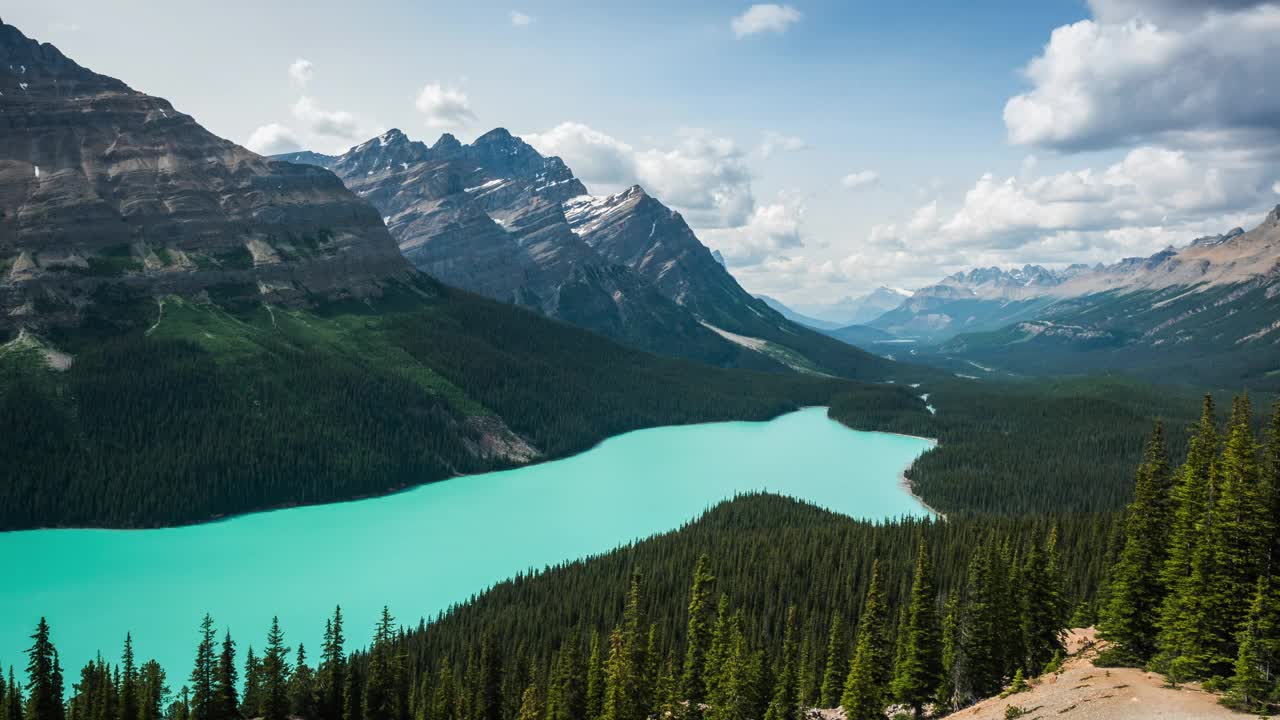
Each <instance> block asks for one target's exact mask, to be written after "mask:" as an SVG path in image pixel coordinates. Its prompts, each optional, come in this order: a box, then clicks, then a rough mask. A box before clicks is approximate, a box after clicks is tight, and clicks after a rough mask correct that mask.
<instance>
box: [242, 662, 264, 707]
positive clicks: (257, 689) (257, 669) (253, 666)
mask: <svg viewBox="0 0 1280 720" xmlns="http://www.w3.org/2000/svg"><path fill="white" fill-rule="evenodd" d="M240 714H241V715H242V716H243V717H245V718H249V719H250V720H252V719H253V718H259V717H262V662H261V661H260V660H258V657H257V656H256V655H254V654H253V646H252V645H250V646H249V649H248V650H247V651H246V652H245V656H244V695H243V696H242V697H241V698H240Z"/></svg>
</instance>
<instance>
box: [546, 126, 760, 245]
mask: <svg viewBox="0 0 1280 720" xmlns="http://www.w3.org/2000/svg"><path fill="white" fill-rule="evenodd" d="M524 138H525V141H526V142H528V143H529V144H530V145H532V146H534V147H535V148H537V149H538V151H539V152H541V153H543V154H546V155H558V156H559V157H560V158H561V159H563V160H564V161H565V163H566V164H567V165H568V166H569V167H570V168H572V169H573V171H574V173H575V174H576V175H577V176H578V177H579V178H581V179H582V180H583V181H584V182H586V183H588V184H589V185H590V184H593V183H598V184H601V185H605V186H609V188H607V189H612V188H616V187H618V186H622V185H629V184H633V183H638V184H640V185H643V186H644V187H645V188H646V189H647V190H649V191H650V192H652V193H653V194H654V196H655V197H657V198H659V199H661V200H662V201H663V202H665V203H668V204H671V205H674V206H676V207H677V208H679V209H680V210H681V211H682V212H684V213H685V214H686V215H688V216H689V221H690V223H691V224H693V225H694V226H695V227H738V226H741V225H743V224H745V223H746V222H747V221H748V219H749V218H750V216H751V213H752V212H753V210H754V209H755V200H754V197H753V196H752V193H751V173H750V171H749V170H748V168H747V165H746V162H745V157H744V155H743V153H742V152H741V150H739V149H738V147H737V146H736V145H735V144H734V142H733V141H732V140H730V139H728V138H724V137H719V136H716V135H713V134H711V133H709V132H707V131H705V130H697V129H693V130H684V131H681V132H680V133H679V134H678V136H677V138H676V139H675V141H674V142H673V143H671V144H670V145H669V146H666V147H660V148H636V147H633V146H632V145H630V144H629V143H626V142H623V141H621V140H618V139H617V138H614V137H612V136H610V135H608V134H606V133H603V132H600V131H598V130H595V129H593V128H591V127H588V126H587V125H583V124H582V123H575V122H565V123H561V124H560V125H557V126H556V127H554V128H552V129H550V130H548V131H546V132H542V133H532V134H526V135H525V136H524Z"/></svg>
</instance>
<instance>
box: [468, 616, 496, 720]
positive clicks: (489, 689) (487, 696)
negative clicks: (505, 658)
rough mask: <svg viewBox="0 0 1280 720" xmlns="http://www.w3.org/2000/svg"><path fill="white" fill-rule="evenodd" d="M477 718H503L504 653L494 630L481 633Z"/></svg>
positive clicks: (486, 719)
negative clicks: (499, 648)
mask: <svg viewBox="0 0 1280 720" xmlns="http://www.w3.org/2000/svg"><path fill="white" fill-rule="evenodd" d="M477 675H478V677H477V678H476V695H475V698H476V699H475V707H474V708H473V710H472V713H473V717H474V718H475V720H502V655H501V654H500V652H499V650H498V643H497V640H496V639H495V638H494V636H493V631H492V630H491V629H488V628H486V629H485V630H484V631H483V632H482V633H481V635H480V663H479V667H478V668H477Z"/></svg>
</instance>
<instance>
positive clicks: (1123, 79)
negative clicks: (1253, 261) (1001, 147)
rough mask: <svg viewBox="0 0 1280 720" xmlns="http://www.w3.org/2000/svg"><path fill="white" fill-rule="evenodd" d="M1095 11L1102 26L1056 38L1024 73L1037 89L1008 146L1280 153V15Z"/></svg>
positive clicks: (1009, 116) (1011, 129)
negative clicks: (1279, 82)
mask: <svg viewBox="0 0 1280 720" xmlns="http://www.w3.org/2000/svg"><path fill="white" fill-rule="evenodd" d="M1094 7H1095V12H1097V13H1098V15H1099V19H1097V20H1082V21H1080V22H1077V23H1074V24H1071V25H1064V26H1062V27H1059V28H1057V29H1056V30H1054V31H1053V33H1052V35H1051V36H1050V39H1049V43H1048V44H1047V45H1046V46H1045V49H1044V51H1043V52H1042V53H1041V55H1039V56H1038V57H1036V58H1035V59H1033V60H1032V61H1031V62H1030V63H1029V64H1028V65H1027V66H1026V68H1025V70H1024V72H1025V75H1026V77H1027V78H1028V79H1029V80H1030V81H1031V84H1032V88H1031V90H1029V91H1028V92H1025V93H1022V94H1020V95H1017V96H1015V97H1013V98H1011V99H1010V100H1009V101H1008V103H1006V105H1005V109H1004V120H1005V125H1006V127H1007V129H1008V133H1009V139H1010V140H1011V141H1013V142H1015V143H1019V144H1028V145H1041V146H1046V147H1053V148H1058V149H1066V150H1077V149H1089V148H1102V147H1117V146H1120V147H1123V146H1128V145H1132V144H1136V143H1143V142H1158V143H1161V144H1169V145H1176V146H1180V147H1191V146H1194V145H1200V146H1219V147H1221V146H1223V145H1224V144H1251V145H1265V146H1268V147H1270V146H1273V145H1274V143H1275V140H1276V139H1277V133H1276V128H1278V127H1280V93H1274V92H1271V91H1270V87H1271V86H1272V84H1273V76H1274V68H1275V67H1276V65H1277V63H1280V6H1278V5H1274V4H1260V3H1256V2H1222V1H1220V2H1216V3H1211V4H1204V3H1195V4H1193V3H1192V2H1190V0H1185V1H1184V0H1175V1H1172V2H1156V1H1155V0H1127V1H1110V0H1108V1H1106V2H1101V1H1100V2H1095V3H1094ZM1192 8H1196V9H1195V10H1192ZM1206 8H1207V9H1206ZM1134 13H1136V14H1137V15H1136V17H1135V16H1134ZM1153 18H1154V19H1153Z"/></svg>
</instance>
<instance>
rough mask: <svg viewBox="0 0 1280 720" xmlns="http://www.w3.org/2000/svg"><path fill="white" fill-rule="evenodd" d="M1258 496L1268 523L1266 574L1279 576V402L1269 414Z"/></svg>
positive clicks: (1279, 401) (1278, 401)
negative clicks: (1268, 540)
mask: <svg viewBox="0 0 1280 720" xmlns="http://www.w3.org/2000/svg"><path fill="white" fill-rule="evenodd" d="M1258 486H1259V491H1260V492H1259V494H1260V495H1261V497H1262V502H1263V505H1264V507H1265V513H1264V515H1265V517H1266V518H1267V519H1268V520H1269V522H1270V527H1269V528H1268V530H1269V532H1270V536H1271V538H1270V542H1269V543H1268V545H1267V567H1266V570H1265V572H1266V574H1267V575H1268V576H1270V577H1274V576H1277V575H1280V400H1277V401H1276V404H1275V407H1274V408H1272V412H1271V425H1270V427H1269V428H1268V429H1267V441H1266V445H1265V446H1264V447H1263V450H1262V477H1261V480H1260V481H1259V483H1258Z"/></svg>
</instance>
